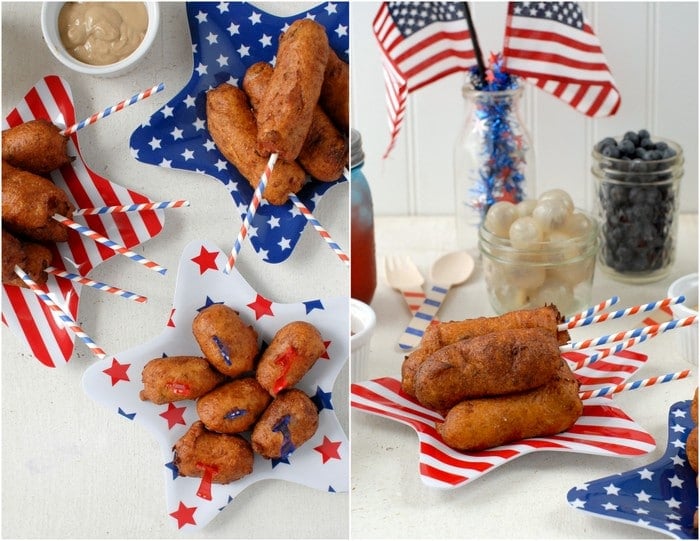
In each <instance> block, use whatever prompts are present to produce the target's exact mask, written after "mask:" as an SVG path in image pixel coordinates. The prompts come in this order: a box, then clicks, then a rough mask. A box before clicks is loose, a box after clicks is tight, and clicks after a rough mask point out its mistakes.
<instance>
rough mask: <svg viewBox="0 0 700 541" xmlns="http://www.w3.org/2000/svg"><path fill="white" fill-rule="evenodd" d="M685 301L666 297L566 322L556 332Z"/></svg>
mask: <svg viewBox="0 0 700 541" xmlns="http://www.w3.org/2000/svg"><path fill="white" fill-rule="evenodd" d="M683 301H685V297H684V296H683V295H680V296H678V297H668V298H666V299H661V300H660V301H656V302H650V303H647V304H639V305H637V306H632V307H630V308H626V309H624V310H616V311H615V312H608V313H607V314H599V315H597V316H588V317H585V318H581V319H578V320H576V321H567V322H566V323H563V324H561V325H559V326H558V327H557V330H560V331H564V330H569V329H573V328H575V327H583V326H585V325H592V324H594V323H599V322H601V321H607V320H608V319H618V318H621V317H626V316H633V315H635V314H639V313H640V312H652V311H654V310H658V309H660V308H665V307H666V306H671V305H673V304H678V303H681V302H683Z"/></svg>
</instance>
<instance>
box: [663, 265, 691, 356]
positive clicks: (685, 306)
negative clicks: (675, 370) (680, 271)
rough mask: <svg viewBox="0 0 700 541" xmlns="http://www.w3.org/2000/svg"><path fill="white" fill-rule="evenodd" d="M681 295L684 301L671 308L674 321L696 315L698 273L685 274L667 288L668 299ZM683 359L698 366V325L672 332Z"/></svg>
mask: <svg viewBox="0 0 700 541" xmlns="http://www.w3.org/2000/svg"><path fill="white" fill-rule="evenodd" d="M679 295H683V296H684V297H685V301H684V302H683V303H681V304H675V305H673V306H671V311H672V312H673V317H674V319H682V318H686V317H690V316H697V315H698V273H697V272H696V273H693V274H686V275H685V276H681V277H680V278H678V280H676V281H675V282H673V283H672V284H671V285H670V287H669V288H668V296H669V297H678V296H679ZM673 332H674V334H675V335H676V340H677V344H678V348H679V350H680V352H681V354H682V355H683V358H684V359H685V360H686V361H688V362H689V363H691V364H693V365H697V364H698V325H691V326H689V327H685V328H682V329H676V330H674V331H673Z"/></svg>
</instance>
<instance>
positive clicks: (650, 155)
mask: <svg viewBox="0 0 700 541" xmlns="http://www.w3.org/2000/svg"><path fill="white" fill-rule="evenodd" d="M661 158H663V154H661V152H659V151H658V150H647V152H646V154H645V156H644V159H645V160H646V161H648V162H651V161H655V160H660V159H661Z"/></svg>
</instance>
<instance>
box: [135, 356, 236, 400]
mask: <svg viewBox="0 0 700 541" xmlns="http://www.w3.org/2000/svg"><path fill="white" fill-rule="evenodd" d="M223 380H224V376H222V375H221V374H219V373H218V372H217V371H216V370H214V369H212V367H211V365H210V364H209V363H208V362H207V360H206V359H203V358H202V357H188V356H175V357H163V358H159V359H153V360H151V361H148V362H147V363H146V366H144V367H143V371H142V372H141V381H142V382H143V390H142V391H141V393H140V394H139V397H140V398H141V400H150V401H151V402H153V403H154V404H167V403H168V402H175V401H177V400H190V399H195V398H199V397H200V396H202V395H203V394H205V393H208V392H209V391H211V390H212V389H213V388H214V387H216V386H217V385H218V384H219V383H221V382H222V381H223Z"/></svg>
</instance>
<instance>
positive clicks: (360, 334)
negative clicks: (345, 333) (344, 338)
mask: <svg viewBox="0 0 700 541" xmlns="http://www.w3.org/2000/svg"><path fill="white" fill-rule="evenodd" d="M376 324H377V316H376V315H375V314H374V310H372V308H370V307H369V306H368V305H367V304H365V303H364V302H361V301H358V300H357V299H350V350H351V354H350V366H351V367H352V381H353V382H357V381H363V380H364V379H366V378H367V363H368V362H369V352H370V341H371V339H372V334H373V333H374V328H375V326H376Z"/></svg>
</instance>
